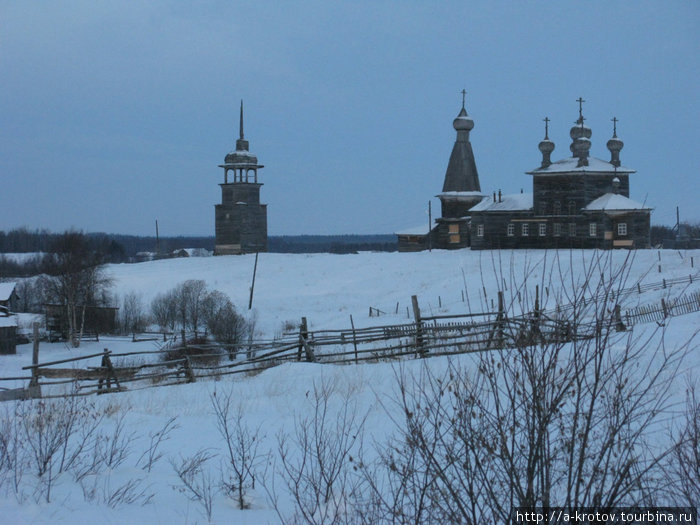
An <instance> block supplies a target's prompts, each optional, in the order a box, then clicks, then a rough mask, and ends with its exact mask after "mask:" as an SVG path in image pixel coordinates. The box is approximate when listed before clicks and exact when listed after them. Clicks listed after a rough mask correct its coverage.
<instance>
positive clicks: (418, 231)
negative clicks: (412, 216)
mask: <svg viewBox="0 0 700 525" xmlns="http://www.w3.org/2000/svg"><path fill="white" fill-rule="evenodd" d="M428 233H430V229H429V228H428V224H427V223H426V224H423V225H421V226H414V227H413V228H406V229H404V230H400V231H397V232H394V235H428Z"/></svg>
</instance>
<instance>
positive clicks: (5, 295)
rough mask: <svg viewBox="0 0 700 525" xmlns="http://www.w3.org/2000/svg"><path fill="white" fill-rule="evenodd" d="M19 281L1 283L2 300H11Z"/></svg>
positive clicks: (0, 298) (0, 297) (0, 293)
mask: <svg viewBox="0 0 700 525" xmlns="http://www.w3.org/2000/svg"><path fill="white" fill-rule="evenodd" d="M16 286H17V283H0V301H9V299H10V297H12V293H13V292H14V291H15V287H16Z"/></svg>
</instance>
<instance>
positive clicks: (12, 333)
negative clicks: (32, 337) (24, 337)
mask: <svg viewBox="0 0 700 525" xmlns="http://www.w3.org/2000/svg"><path fill="white" fill-rule="evenodd" d="M16 353H17V316H16V315H4V314H3V313H2V312H0V354H16Z"/></svg>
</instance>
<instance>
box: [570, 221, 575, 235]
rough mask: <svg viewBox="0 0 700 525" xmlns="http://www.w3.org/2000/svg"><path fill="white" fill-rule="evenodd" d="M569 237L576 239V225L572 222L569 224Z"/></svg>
mask: <svg viewBox="0 0 700 525" xmlns="http://www.w3.org/2000/svg"><path fill="white" fill-rule="evenodd" d="M569 236H570V237H576V223H575V222H572V223H570V224H569Z"/></svg>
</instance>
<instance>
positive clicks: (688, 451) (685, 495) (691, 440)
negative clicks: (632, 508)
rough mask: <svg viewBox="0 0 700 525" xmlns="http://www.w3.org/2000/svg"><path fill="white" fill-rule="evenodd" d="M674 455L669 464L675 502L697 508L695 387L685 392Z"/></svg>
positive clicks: (699, 406) (699, 419)
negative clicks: (683, 410) (684, 402)
mask: <svg viewBox="0 0 700 525" xmlns="http://www.w3.org/2000/svg"><path fill="white" fill-rule="evenodd" d="M673 439H674V447H673V452H672V453H671V455H670V456H669V461H668V463H667V465H666V473H667V481H668V485H669V489H670V496H671V500H672V503H673V504H674V505H679V506H690V507H692V506H695V505H697V503H698V501H700V399H698V397H697V395H696V386H695V384H690V385H689V386H688V389H687V391H686V404H685V412H684V414H683V419H682V421H681V422H680V428H679V429H678V432H677V437H675V438H673Z"/></svg>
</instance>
